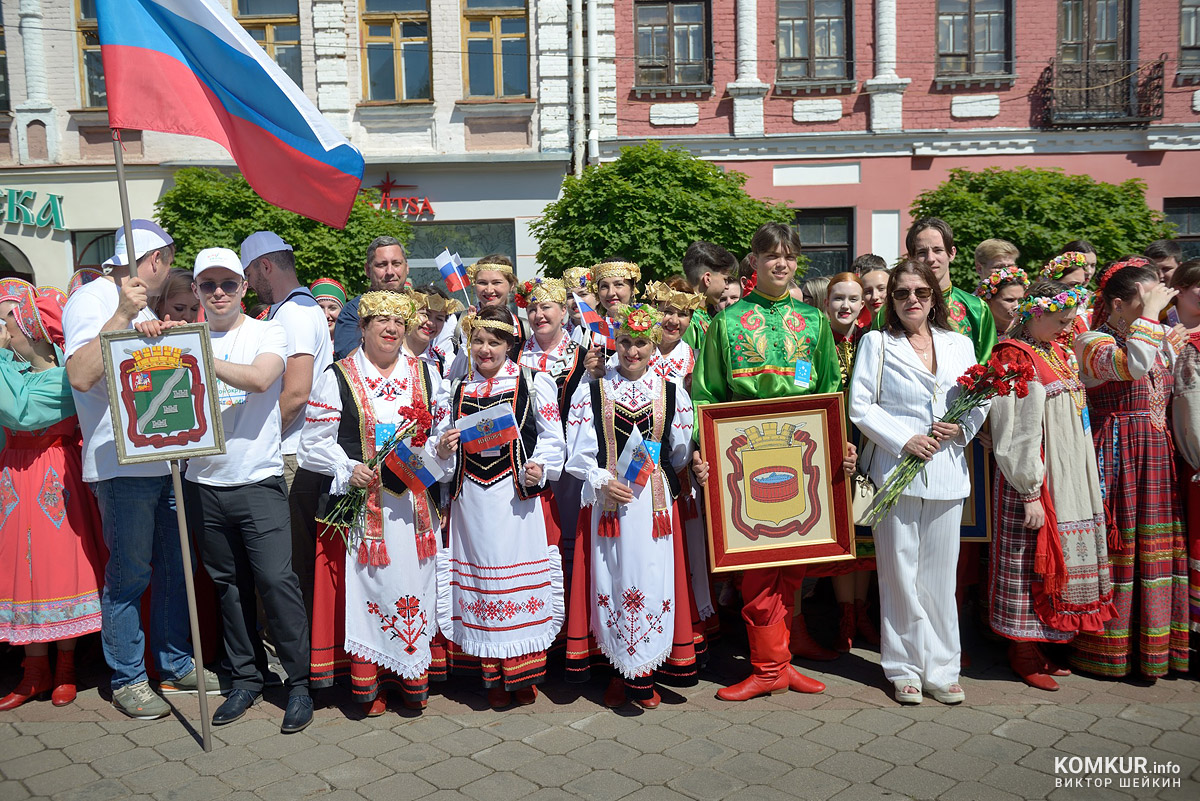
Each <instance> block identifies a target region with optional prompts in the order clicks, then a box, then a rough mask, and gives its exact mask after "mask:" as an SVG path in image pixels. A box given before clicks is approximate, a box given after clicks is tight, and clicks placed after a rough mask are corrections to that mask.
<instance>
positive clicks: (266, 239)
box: [242, 231, 292, 269]
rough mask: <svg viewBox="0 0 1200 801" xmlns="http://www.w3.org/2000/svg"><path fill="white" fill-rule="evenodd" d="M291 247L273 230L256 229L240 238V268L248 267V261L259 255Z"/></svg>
mask: <svg viewBox="0 0 1200 801" xmlns="http://www.w3.org/2000/svg"><path fill="white" fill-rule="evenodd" d="M291 249H292V246H291V245H289V244H288V243H287V242H284V241H283V238H282V237H280V236H279V234H277V233H275V232H273V231H258V232H256V233H253V234H250V236H248V237H246V238H245V239H243V240H242V268H243V269H245V268H246V267H249V266H250V262H252V261H254V260H255V259H257V258H259V257H260V256H265V255H267V254H268V253H278V252H279V251H281V250H288V251H290V250H291Z"/></svg>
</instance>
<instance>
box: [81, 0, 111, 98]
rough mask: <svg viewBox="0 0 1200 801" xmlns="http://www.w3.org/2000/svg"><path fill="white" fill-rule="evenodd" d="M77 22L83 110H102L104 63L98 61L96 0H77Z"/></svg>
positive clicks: (105, 95) (98, 40)
mask: <svg viewBox="0 0 1200 801" xmlns="http://www.w3.org/2000/svg"><path fill="white" fill-rule="evenodd" d="M77 2H78V6H77V8H78V10H79V14H78V20H79V25H78V27H79V67H80V70H81V71H82V72H81V77H82V80H83V83H82V88H83V106H84V108H104V107H105V106H107V105H108V95H107V93H106V92H105V91H104V62H103V61H101V60H100V31H99V29H98V27H97V24H96V0H77Z"/></svg>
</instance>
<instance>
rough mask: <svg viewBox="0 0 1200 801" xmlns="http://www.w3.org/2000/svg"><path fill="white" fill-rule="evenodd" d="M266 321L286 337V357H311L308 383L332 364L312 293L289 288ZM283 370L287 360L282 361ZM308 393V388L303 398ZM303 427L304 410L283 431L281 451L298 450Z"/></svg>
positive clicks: (325, 325)
mask: <svg viewBox="0 0 1200 801" xmlns="http://www.w3.org/2000/svg"><path fill="white" fill-rule="evenodd" d="M274 309H275V311H274V314H272V315H271V317H270V318H269V319H271V320H272V321H274V322H276V323H279V324H280V325H281V326H283V330H284V332H285V333H286V335H287V355H288V356H295V355H296V354H298V353H299V354H311V355H312V357H313V370H312V383H313V384H316V383H317V379H318V378H319V377H320V376H321V374H322V373H324V372H325V369H326V368H327V367H329V365H330V364H332V363H333V342H332V341H331V340H330V339H329V322H328V321H327V320H326V319H325V311H324V310H323V309H322V308H321V307H320V306H318V305H317V301H316V299H315V298H314V297H313V296H312V292H310V291H308V289H306V288H305V287H299V288H297V289H293V290H292V291H291V292H290V293H288V297H287V299H286V300H284V301H283V302H282V303H280V304H279V305H278V306H275V307H274ZM284 364H285V369H286V364H287V361H286V359H285V360H284ZM311 392H312V386H310V387H309V388H308V392H306V393H305V397H308V395H309V394H310V393H311ZM302 428H304V409H303V408H301V409H300V414H298V415H296V419H295V420H293V421H292V424H291V425H290V426H288V430H287V431H285V432H283V452H284V453H286V454H289V455H291V454H294V453H295V452H296V449H297V448H299V447H300V429H302Z"/></svg>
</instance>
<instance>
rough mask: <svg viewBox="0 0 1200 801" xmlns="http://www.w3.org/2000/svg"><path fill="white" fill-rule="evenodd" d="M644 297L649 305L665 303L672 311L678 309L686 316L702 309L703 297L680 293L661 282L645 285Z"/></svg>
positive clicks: (693, 293) (691, 293) (690, 293)
mask: <svg viewBox="0 0 1200 801" xmlns="http://www.w3.org/2000/svg"><path fill="white" fill-rule="evenodd" d="M644 296H645V298H646V300H648V301H649V302H651V303H665V304H667V306H669V307H670V308H672V309H678V310H679V311H681V312H687V313H688V314H691V313H692V312H694V311H696V310H698V309H703V308H704V296H703V295H698V294H696V293H695V292H680V291H679V290H677V289H672V288H671V287H669V286H667V285H666V284H665V283H663V282H662V281H651V282H650V283H648V284H646V291H645V293H644Z"/></svg>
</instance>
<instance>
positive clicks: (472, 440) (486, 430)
mask: <svg viewBox="0 0 1200 801" xmlns="http://www.w3.org/2000/svg"><path fill="white" fill-rule="evenodd" d="M455 428H457V429H458V430H459V432H460V433H459V440H458V441H459V442H460V443H462V446H463V450H465V451H466V452H467V453H481V452H482V451H486V450H490V449H492V448H499V447H501V446H502V445H506V444H508V443H510V442H512V441H513V440H515V439H516V438H517V433H518V432H517V418H516V417H514V416H513V410H512V407H511V406H509V405H508V404H504V405H500V406H493V407H491V408H490V409H484V410H483V411H480V412H475V414H469V415H467V416H466V417H461V418H459V420H458V422H457V423H456V424H455Z"/></svg>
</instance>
